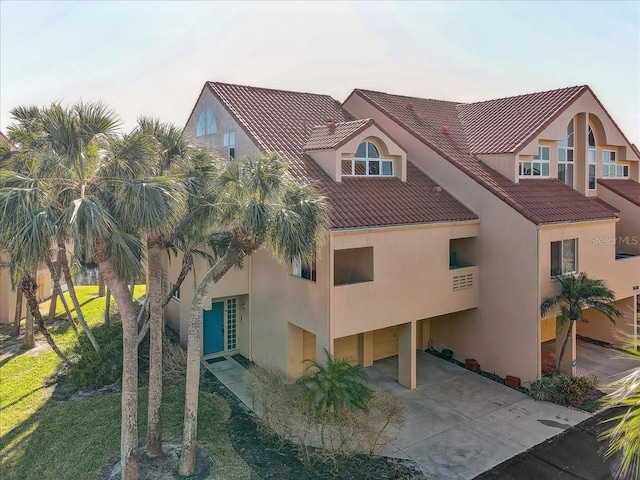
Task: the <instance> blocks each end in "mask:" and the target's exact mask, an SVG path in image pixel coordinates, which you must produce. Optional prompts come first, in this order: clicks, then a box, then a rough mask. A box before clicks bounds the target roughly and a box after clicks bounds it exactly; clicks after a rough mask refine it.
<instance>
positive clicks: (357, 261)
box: [333, 247, 373, 285]
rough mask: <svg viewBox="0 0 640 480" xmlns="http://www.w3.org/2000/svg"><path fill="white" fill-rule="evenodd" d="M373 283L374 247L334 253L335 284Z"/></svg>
mask: <svg viewBox="0 0 640 480" xmlns="http://www.w3.org/2000/svg"><path fill="white" fill-rule="evenodd" d="M372 281H373V247H364V248H347V249H344V250H335V251H334V252H333V284H334V285H348V284H350V283H361V282H372Z"/></svg>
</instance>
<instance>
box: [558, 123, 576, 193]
mask: <svg viewBox="0 0 640 480" xmlns="http://www.w3.org/2000/svg"><path fill="white" fill-rule="evenodd" d="M573 147H574V135H573V119H571V121H570V122H569V125H568V126H567V138H566V139H565V140H562V141H561V142H558V179H559V180H561V181H562V182H564V183H566V184H567V185H569V186H570V187H573Z"/></svg>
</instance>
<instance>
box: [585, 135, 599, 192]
mask: <svg viewBox="0 0 640 480" xmlns="http://www.w3.org/2000/svg"><path fill="white" fill-rule="evenodd" d="M587 139H588V142H589V150H588V157H589V190H595V189H596V158H597V157H596V137H595V135H594V134H593V129H592V128H591V125H589V131H588V133H587Z"/></svg>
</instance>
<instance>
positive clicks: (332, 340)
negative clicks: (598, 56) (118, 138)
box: [166, 82, 640, 388]
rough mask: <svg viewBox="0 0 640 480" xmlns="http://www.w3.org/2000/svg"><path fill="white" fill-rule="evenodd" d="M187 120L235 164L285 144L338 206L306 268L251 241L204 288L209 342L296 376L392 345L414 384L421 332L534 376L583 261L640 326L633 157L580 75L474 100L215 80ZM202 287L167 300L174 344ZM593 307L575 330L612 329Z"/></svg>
mask: <svg viewBox="0 0 640 480" xmlns="http://www.w3.org/2000/svg"><path fill="white" fill-rule="evenodd" d="M186 129H187V131H188V133H189V134H190V135H191V136H192V137H193V140H194V142H195V143H198V144H202V145H208V146H211V147H213V148H216V149H217V150H218V151H219V152H220V153H221V154H222V155H224V156H226V157H227V158H228V159H229V161H233V159H234V158H240V157H242V156H245V155H248V156H255V155H257V154H258V153H260V152H278V153H280V154H281V155H282V156H284V157H285V158H286V159H287V160H288V162H289V164H290V171H291V173H292V175H294V176H298V177H300V178H305V179H308V180H312V181H314V182H316V183H317V185H318V188H319V189H320V190H321V191H322V192H323V193H324V195H326V197H327V199H328V201H329V204H330V207H331V214H330V231H329V234H328V237H327V239H326V241H325V242H324V243H323V245H322V247H321V248H320V250H319V251H318V254H317V258H316V263H315V265H312V266H305V265H294V267H293V269H292V270H291V271H288V270H287V269H285V268H284V267H283V266H282V265H281V264H280V263H278V262H277V261H276V260H275V259H274V258H272V257H271V256H270V255H269V254H268V253H267V252H266V251H259V252H258V253H256V254H255V255H253V256H252V257H251V258H249V259H248V260H247V262H246V265H245V267H244V268H243V269H242V270H234V271H231V272H229V273H228V274H227V275H226V276H225V277H224V278H223V279H222V280H221V282H220V283H218V284H217V285H215V286H214V287H213V288H212V290H211V292H210V299H209V300H210V302H211V304H210V306H209V300H208V301H207V307H208V308H206V309H205V312H204V328H203V342H202V353H203V355H204V356H209V355H220V354H226V353H231V352H240V353H242V354H243V355H245V356H247V357H249V358H252V359H253V360H256V361H259V362H270V363H272V364H274V365H276V366H278V367H281V368H282V369H284V370H286V371H287V372H288V373H289V374H291V375H296V374H298V373H300V372H301V371H302V369H303V360H304V359H307V358H321V356H322V352H323V349H325V348H326V349H327V350H329V351H331V352H332V353H333V354H334V355H336V356H341V357H349V358H351V359H353V361H354V362H356V363H358V364H360V365H363V366H367V365H370V364H371V363H372V362H373V361H375V360H377V359H381V358H385V357H388V356H392V355H398V357H399V362H398V365H399V366H398V368H399V371H398V379H399V382H400V383H402V384H403V385H405V386H407V387H409V388H415V385H416V361H415V351H416V349H418V348H427V347H428V346H431V347H434V348H436V349H439V350H441V349H444V348H449V349H451V350H453V351H454V357H456V358H458V359H461V360H464V359H465V358H474V359H476V360H477V361H478V362H479V363H480V364H481V366H482V368H483V369H484V370H488V371H494V372H496V373H498V374H499V375H502V376H504V375H514V376H517V377H520V378H521V379H522V380H523V381H527V380H533V379H536V378H539V377H540V374H541V344H542V343H543V342H545V341H547V340H550V339H553V338H555V336H556V331H555V330H556V329H555V317H553V316H551V317H548V318H541V316H540V304H541V302H542V300H543V299H544V298H546V297H547V296H549V295H551V294H552V293H554V292H556V291H557V290H558V282H557V281H556V280H555V279H554V278H555V277H557V276H558V275H563V274H571V273H572V272H581V271H584V272H587V273H588V274H589V275H590V276H591V277H594V278H602V279H605V280H606V281H607V282H608V284H609V286H610V287H611V288H612V289H613V290H614V291H615V293H616V297H617V299H618V300H617V302H616V303H617V306H618V308H619V309H620V310H621V311H622V312H623V318H621V319H620V321H619V322H618V327H619V328H622V329H623V330H625V331H627V332H629V333H636V328H637V315H636V308H637V307H636V302H637V295H638V293H640V292H639V291H638V288H639V286H640V184H639V183H638V182H639V180H640V169H639V153H638V150H637V149H636V148H635V147H634V146H633V145H632V144H631V143H630V142H629V141H628V139H627V138H626V137H625V136H624V134H623V133H622V132H621V131H620V129H619V128H618V126H617V125H616V123H615V122H614V120H613V119H612V118H611V117H610V115H609V114H608V113H607V111H606V110H605V109H604V107H603V106H602V105H601V103H600V102H599V101H598V99H597V98H596V97H595V95H594V94H593V92H592V91H591V90H590V89H589V87H586V86H580V87H570V88H564V89H559V90H553V91H547V92H540V93H534V94H530V95H521V96H517V97H511V98H504V99H497V100H490V101H487V102H478V103H470V104H468V103H467V104H465V103H459V102H448V101H438V100H429V99H422V98H414V97H406V96H399V95H392V94H387V93H382V92H373V91H367V90H359V89H356V90H354V91H353V92H352V93H351V95H350V96H349V97H348V98H347V100H346V101H345V102H344V103H342V104H340V103H339V102H337V101H336V100H334V99H333V98H331V97H329V96H326V95H317V94H310V93H299V92H287V91H280V90H271V89H263V88H255V87H246V86H240V85H230V84H224V83H218V82H207V83H206V84H205V86H204V88H203V90H202V92H201V94H200V96H199V98H198V100H197V102H196V105H195V107H194V109H193V111H192V113H191V115H190V117H189V120H188V121H187V125H186ZM177 260H178V261H171V262H167V278H168V280H169V281H170V282H171V281H172V280H175V279H176V277H177V275H178V271H179V268H180V261H179V260H180V259H177ZM195 270H196V275H195V278H196V279H197V278H199V277H200V276H201V275H202V274H203V273H204V271H205V270H206V265H205V264H204V262H202V263H200V264H198V263H197V264H196V266H195ZM194 287H195V280H194V279H193V277H190V278H189V279H187V280H186V281H185V283H184V284H183V286H182V288H181V290H180V294H179V298H175V299H174V300H173V301H172V302H171V303H170V304H169V305H168V306H167V310H166V317H167V321H168V322H169V323H170V324H171V325H172V326H173V327H174V328H175V329H176V330H178V331H179V332H180V336H181V338H182V340H183V341H186V335H187V319H188V310H189V302H190V300H191V296H192V293H193V290H194ZM588 315H589V317H590V318H592V321H591V322H590V323H588V324H584V325H580V326H579V327H578V332H577V333H578V334H581V335H585V336H589V337H593V338H596V339H601V340H607V341H615V339H614V336H613V335H614V330H613V329H612V327H611V325H610V324H609V321H608V320H606V319H603V318H600V317H599V316H597V315H592V314H588ZM561 333H562V332H561ZM561 333H560V334H561ZM575 335H576V332H573V339H574V340H573V342H572V347H571V352H570V353H569V354H567V355H566V357H565V358H567V359H568V362H569V363H568V365H569V367H568V368H570V362H571V360H572V359H574V358H575V352H576V343H575ZM558 343H559V342H558Z"/></svg>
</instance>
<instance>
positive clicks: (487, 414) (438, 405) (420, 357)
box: [366, 352, 590, 480]
mask: <svg viewBox="0 0 640 480" xmlns="http://www.w3.org/2000/svg"><path fill="white" fill-rule="evenodd" d="M417 362H418V364H417V385H418V386H417V389H416V390H408V389H406V388H404V387H402V386H401V385H399V384H398V383H397V380H396V379H397V372H398V359H397V357H392V358H387V359H384V360H380V361H377V362H375V363H374V365H373V366H371V367H368V368H367V369H366V371H367V373H368V374H369V381H370V384H371V385H372V386H373V387H376V388H384V389H388V390H392V391H395V392H397V393H398V394H399V395H400V396H401V398H402V399H403V401H404V402H405V404H406V406H407V420H406V423H405V425H404V426H403V427H402V428H401V429H399V430H398V431H397V432H395V433H396V434H397V439H396V441H395V442H394V443H393V445H389V446H388V447H387V448H386V449H385V451H383V452H382V453H383V454H384V455H388V456H394V457H399V458H408V459H412V460H414V461H415V462H416V463H417V464H418V465H419V466H420V468H421V469H422V471H423V473H424V474H425V475H426V476H427V477H428V478H429V479H430V480H438V479H447V480H454V479H471V478H474V477H476V476H477V475H479V474H480V473H482V472H484V471H486V470H489V469H490V468H493V467H494V466H496V465H498V464H500V463H502V462H504V461H505V460H507V459H509V458H511V457H513V456H515V455H517V454H519V453H521V452H524V451H525V450H527V449H529V448H531V447H533V446H534V445H537V444H538V443H540V442H543V441H544V440H546V439H548V438H551V437H553V436H555V435H557V434H559V433H561V432H562V431H564V430H565V429H567V428H570V427H572V426H574V425H576V424H578V423H580V422H581V421H583V420H585V419H587V418H589V417H590V415H589V414H587V413H584V412H580V411H577V410H571V409H568V408H564V407H560V406H558V405H554V404H551V403H546V402H536V401H535V400H533V399H531V398H529V397H527V396H526V395H524V394H522V393H520V392H518V391H516V390H513V389H511V388H508V387H505V386H504V385H501V384H499V383H496V382H493V381H491V380H489V379H487V378H484V377H482V376H480V375H478V374H476V373H472V372H470V371H468V370H465V369H464V368H461V367H458V366H456V365H454V364H452V363H449V362H446V361H444V360H441V359H439V358H436V357H434V356H433V355H430V354H428V353H425V352H418V353H417Z"/></svg>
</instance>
